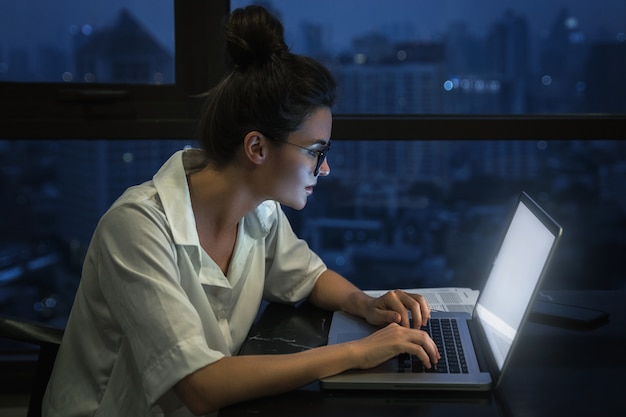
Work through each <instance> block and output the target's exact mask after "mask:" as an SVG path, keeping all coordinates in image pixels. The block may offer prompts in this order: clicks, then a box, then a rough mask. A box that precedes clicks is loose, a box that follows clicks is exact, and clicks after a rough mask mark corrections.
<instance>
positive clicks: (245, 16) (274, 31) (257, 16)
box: [225, 6, 288, 68]
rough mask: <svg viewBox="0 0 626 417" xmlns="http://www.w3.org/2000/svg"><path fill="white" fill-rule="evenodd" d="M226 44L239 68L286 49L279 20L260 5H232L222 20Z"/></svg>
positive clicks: (266, 58) (263, 59)
mask: <svg viewBox="0 0 626 417" xmlns="http://www.w3.org/2000/svg"><path fill="white" fill-rule="evenodd" d="M225 33H226V47H227V49H228V53H229V54H230V56H231V57H232V59H233V61H234V63H235V64H236V65H237V66H239V67H242V68H245V67H248V66H250V65H253V64H262V63H264V62H266V61H268V60H269V59H270V58H271V57H272V56H273V55H275V54H278V55H280V54H282V53H285V52H288V48H287V45H286V44H285V37H284V29H283V25H282V23H281V22H280V21H279V20H278V19H277V18H276V17H275V16H273V15H272V14H270V13H269V12H268V11H267V10H266V9H264V8H263V7H260V6H247V7H245V8H240V9H236V10H234V11H233V12H232V14H231V15H230V18H229V19H228V22H227V24H226V32H225Z"/></svg>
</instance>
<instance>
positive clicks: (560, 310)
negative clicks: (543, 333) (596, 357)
mask: <svg viewBox="0 0 626 417" xmlns="http://www.w3.org/2000/svg"><path fill="white" fill-rule="evenodd" d="M530 319H531V320H533V321H535V322H538V323H544V324H550V325H553V326H559V327H569V328H575V329H592V328H596V327H598V326H600V325H602V324H604V323H606V322H607V321H609V313H607V312H606V311H602V310H596V309H593V308H587V307H580V306H575V305H569V304H561V303H555V302H553V301H544V300H536V301H535V303H534V304H533V307H532V310H531V313H530Z"/></svg>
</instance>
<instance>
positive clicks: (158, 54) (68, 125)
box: [0, 0, 228, 139]
mask: <svg viewBox="0 0 626 417" xmlns="http://www.w3.org/2000/svg"><path fill="white" fill-rule="evenodd" d="M36 3H37V4H36V6H35V5H33V1H29V2H23V1H19V0H7V1H3V2H2V4H1V5H0V95H1V96H2V97H3V100H2V101H1V102H0V124H1V126H2V127H1V130H0V135H1V136H2V137H4V138H50V137H57V138H61V139H68V138H79V139H80V138H93V137H99V138H106V139H114V138H121V139H124V138H128V137H134V138H139V137H141V138H150V139H154V138H163V139H171V138H176V137H178V138H185V137H189V136H190V135H192V134H193V128H194V125H195V119H196V117H197V115H198V111H199V108H200V106H201V100H200V99H199V98H198V94H201V93H203V92H205V91H207V90H208V89H209V88H210V86H211V85H213V84H215V83H216V82H217V80H218V79H219V78H220V77H221V76H222V73H223V64H222V63H223V59H222V53H221V48H222V47H221V45H220V41H219V39H220V37H219V33H220V25H221V21H222V19H223V17H224V15H226V13H227V11H228V7H227V2H226V1H217V2H189V1H184V0H157V1H148V0H135V1H133V2H128V3H124V4H122V3H120V2H113V3H112V2H109V1H102V0H97V1H90V2H88V3H85V2H81V1H78V0H62V1H55V2H45V1H37V2H36Z"/></svg>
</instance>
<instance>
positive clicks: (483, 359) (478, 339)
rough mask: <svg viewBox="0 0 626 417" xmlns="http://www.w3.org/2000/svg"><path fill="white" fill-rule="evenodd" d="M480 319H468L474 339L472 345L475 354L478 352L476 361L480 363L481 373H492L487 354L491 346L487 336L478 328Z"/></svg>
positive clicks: (468, 326)
mask: <svg viewBox="0 0 626 417" xmlns="http://www.w3.org/2000/svg"><path fill="white" fill-rule="evenodd" d="M477 323H478V318H476V317H475V318H473V319H467V328H468V329H469V332H470V336H471V339H472V345H474V352H476V360H477V361H478V367H479V368H480V371H481V372H488V373H491V367H490V366H489V363H490V362H489V359H488V358H487V355H486V354H485V352H487V351H489V345H488V344H487V340H486V338H485V335H484V333H483V332H482V331H480V329H479V328H478V325H477Z"/></svg>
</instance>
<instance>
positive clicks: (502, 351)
mask: <svg viewBox="0 0 626 417" xmlns="http://www.w3.org/2000/svg"><path fill="white" fill-rule="evenodd" d="M522 197H524V198H522ZM522 197H521V198H520V200H519V203H518V205H517V208H516V210H515V213H514V215H513V217H512V220H511V223H510V226H509V228H508V230H507V232H506V234H505V236H504V240H503V241H502V245H501V247H500V249H499V251H498V254H497V256H496V259H495V261H494V263H493V266H492V269H491V271H490V274H489V277H488V279H487V282H486V284H485V287H484V289H483V291H482V292H481V295H480V297H479V299H478V302H477V304H476V315H477V316H478V318H479V320H480V322H481V324H482V326H483V329H484V331H485V335H486V339H487V341H488V343H489V347H490V350H491V352H492V353H493V356H494V359H495V362H496V364H497V367H498V370H500V371H501V370H502V368H503V366H504V363H505V360H506V358H507V355H508V353H509V351H510V350H511V345H512V343H513V338H514V337H515V335H516V334H517V332H518V330H519V328H520V325H521V322H522V319H523V318H524V315H525V313H526V310H527V307H528V306H529V305H530V303H531V302H532V298H533V296H534V294H535V291H536V288H537V284H538V282H539V280H540V279H541V277H542V273H543V271H544V268H545V266H546V264H547V261H548V259H549V258H550V255H551V253H552V251H553V249H554V246H555V243H556V240H557V238H558V236H559V235H560V233H561V230H560V227H559V226H558V225H557V224H556V223H554V221H553V220H552V219H550V218H549V216H547V214H545V212H543V211H542V210H541V209H540V208H539V207H537V206H536V205H535V203H534V202H533V201H532V200H530V199H529V198H528V197H527V196H525V195H522ZM555 226H556V227H555Z"/></svg>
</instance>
